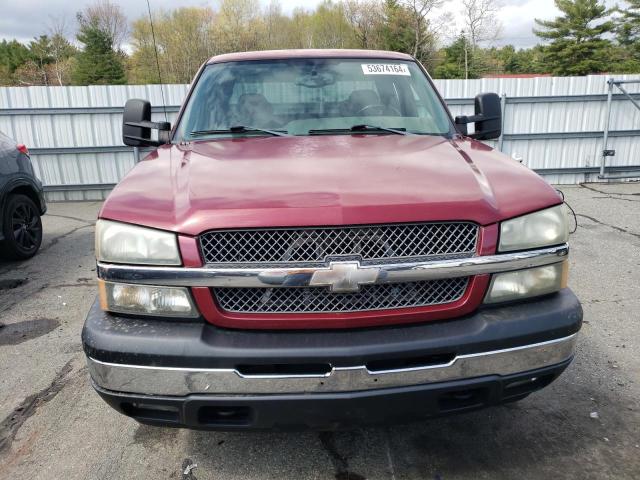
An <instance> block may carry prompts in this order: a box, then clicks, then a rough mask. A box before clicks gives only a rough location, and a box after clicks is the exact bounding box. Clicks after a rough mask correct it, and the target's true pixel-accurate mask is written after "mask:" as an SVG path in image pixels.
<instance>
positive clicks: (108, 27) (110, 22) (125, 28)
mask: <svg viewBox="0 0 640 480" xmlns="http://www.w3.org/2000/svg"><path fill="white" fill-rule="evenodd" d="M78 21H79V22H80V23H81V24H82V23H83V22H86V23H91V24H95V25H97V26H98V28H99V29H100V30H102V31H103V32H107V33H108V34H109V35H110V37H111V41H112V43H113V48H114V49H116V50H120V49H121V47H122V44H123V43H124V41H125V40H126V39H127V38H128V36H129V22H128V21H127V17H125V15H124V13H122V9H121V8H120V6H119V5H116V4H115V3H111V1H110V0H95V2H94V3H93V4H91V5H88V6H87V7H85V9H84V10H82V11H81V12H80V13H78Z"/></svg>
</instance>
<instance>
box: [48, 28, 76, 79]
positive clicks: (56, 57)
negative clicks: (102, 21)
mask: <svg viewBox="0 0 640 480" xmlns="http://www.w3.org/2000/svg"><path fill="white" fill-rule="evenodd" d="M48 31H49V37H50V38H51V43H50V55H51V64H50V70H51V73H52V77H53V80H54V81H55V83H57V84H58V85H59V86H63V85H65V84H66V83H68V82H69V76H70V74H71V69H72V67H73V60H72V58H71V57H72V56H73V54H74V53H75V51H76V49H75V48H74V47H73V45H71V43H70V42H69V40H68V39H67V34H68V30H67V23H66V21H65V19H64V17H50V18H49V28H48Z"/></svg>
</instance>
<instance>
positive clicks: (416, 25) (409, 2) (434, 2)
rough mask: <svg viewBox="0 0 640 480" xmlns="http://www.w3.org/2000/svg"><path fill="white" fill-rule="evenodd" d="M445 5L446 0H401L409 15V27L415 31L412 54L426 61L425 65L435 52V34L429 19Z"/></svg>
mask: <svg viewBox="0 0 640 480" xmlns="http://www.w3.org/2000/svg"><path fill="white" fill-rule="evenodd" d="M443 3H444V0H401V2H400V5H401V6H403V7H404V8H405V9H406V12H407V13H408V18H409V22H410V23H409V25H411V29H412V31H413V48H412V52H411V54H412V55H413V56H414V57H416V58H418V59H420V60H424V62H425V63H427V61H428V60H429V57H430V56H431V55H432V54H433V52H434V50H435V39H434V34H433V33H434V32H433V31H432V29H431V25H430V23H429V20H428V18H427V17H428V16H429V15H430V14H431V13H432V12H433V11H434V10H435V9H437V8H439V7H441V6H442V5H443Z"/></svg>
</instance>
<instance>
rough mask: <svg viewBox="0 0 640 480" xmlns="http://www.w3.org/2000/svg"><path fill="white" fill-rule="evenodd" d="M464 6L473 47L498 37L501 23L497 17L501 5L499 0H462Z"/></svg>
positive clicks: (466, 27)
mask: <svg viewBox="0 0 640 480" xmlns="http://www.w3.org/2000/svg"><path fill="white" fill-rule="evenodd" d="M462 6H463V10H462V14H463V18H464V24H465V31H466V32H467V34H468V37H469V42H470V43H471V45H472V47H473V48H476V47H477V46H478V44H479V43H481V42H485V41H488V40H495V39H496V38H497V37H498V35H499V34H500V30H501V25H500V22H499V21H498V20H497V18H496V15H497V13H498V9H499V7H500V4H499V2H498V1H497V0H462Z"/></svg>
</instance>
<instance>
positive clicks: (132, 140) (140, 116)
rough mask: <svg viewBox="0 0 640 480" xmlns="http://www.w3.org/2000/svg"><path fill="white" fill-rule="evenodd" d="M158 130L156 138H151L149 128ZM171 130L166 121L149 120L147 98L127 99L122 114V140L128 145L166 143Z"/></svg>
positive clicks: (142, 145) (139, 145) (144, 145)
mask: <svg viewBox="0 0 640 480" xmlns="http://www.w3.org/2000/svg"><path fill="white" fill-rule="evenodd" d="M152 129H153V130H158V140H152V139H151V130H152ZM170 130H171V124H170V123H168V122H152V121H151V104H150V103H149V102H148V101H147V100H140V99H138V98H132V99H130V100H127V103H126V104H125V106H124V113H123V115H122V141H123V142H124V144H125V145H129V146H130V147H148V146H156V147H157V146H158V145H162V144H164V143H167V142H168V140H169V136H168V135H167V134H166V133H164V132H169V131H170Z"/></svg>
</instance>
